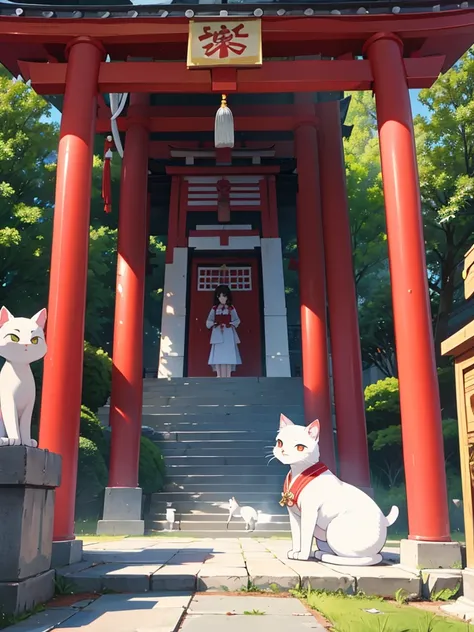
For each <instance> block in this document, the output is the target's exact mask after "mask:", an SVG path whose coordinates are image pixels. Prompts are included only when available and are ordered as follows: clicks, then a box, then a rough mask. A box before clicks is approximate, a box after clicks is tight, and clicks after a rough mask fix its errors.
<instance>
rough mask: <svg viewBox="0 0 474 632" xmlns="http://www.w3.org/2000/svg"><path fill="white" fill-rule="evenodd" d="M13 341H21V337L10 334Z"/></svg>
mask: <svg viewBox="0 0 474 632" xmlns="http://www.w3.org/2000/svg"><path fill="white" fill-rule="evenodd" d="M8 335H9V336H10V340H11V341H12V342H20V338H19V337H18V336H17V335H16V334H8Z"/></svg>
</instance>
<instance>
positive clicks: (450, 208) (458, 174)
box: [415, 49, 474, 365]
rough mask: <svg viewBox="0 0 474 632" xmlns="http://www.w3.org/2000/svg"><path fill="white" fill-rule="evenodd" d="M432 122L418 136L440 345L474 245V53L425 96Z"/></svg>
mask: <svg viewBox="0 0 474 632" xmlns="http://www.w3.org/2000/svg"><path fill="white" fill-rule="evenodd" d="M419 100H420V102H421V103H422V104H423V105H425V106H426V107H427V109H428V111H429V117H422V116H418V117H417V118H416V120H415V131H416V141H417V152H418V164H419V172H420V187H421V199H422V208H423V220H424V225H425V238H426V248H427V264H428V271H429V283H430V289H431V291H432V292H433V295H434V298H435V299H436V302H437V311H436V313H435V343H436V351H437V356H438V365H441V364H444V363H446V361H447V360H446V359H445V358H443V357H442V356H441V355H440V344H441V342H442V341H443V340H444V339H445V338H446V337H447V335H448V321H449V316H450V314H451V312H452V309H453V304H454V302H455V301H456V298H457V296H459V295H460V292H459V290H460V287H461V277H460V263H461V262H462V260H463V256H464V254H465V252H466V251H467V250H468V249H469V248H470V246H471V245H472V244H473V243H474V49H471V50H470V51H468V52H467V53H466V54H465V55H464V56H463V57H462V58H461V59H460V60H459V61H458V63H457V64H455V66H454V67H453V68H452V69H451V70H449V71H448V72H447V73H446V74H445V75H443V76H441V77H440V78H439V79H438V80H437V81H436V83H435V84H434V86H433V87H432V88H430V89H427V90H422V91H421V93H420V96H419Z"/></svg>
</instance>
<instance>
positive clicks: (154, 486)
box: [138, 437, 166, 494]
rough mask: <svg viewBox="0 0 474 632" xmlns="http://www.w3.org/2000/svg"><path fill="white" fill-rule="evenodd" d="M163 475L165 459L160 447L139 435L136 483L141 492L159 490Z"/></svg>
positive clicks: (161, 485) (164, 472)
mask: <svg viewBox="0 0 474 632" xmlns="http://www.w3.org/2000/svg"><path fill="white" fill-rule="evenodd" d="M165 475H166V470H165V460H164V458H163V455H162V454H161V452H160V449H159V448H158V446H156V445H155V444H154V443H153V442H152V441H150V439H147V438H146V437H141V439H140V465H139V472H138V481H139V483H138V484H139V485H140V487H141V488H142V490H143V493H144V494H154V493H155V492H159V491H161V490H162V489H163V483H164V479H165Z"/></svg>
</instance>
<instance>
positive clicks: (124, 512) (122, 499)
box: [103, 487, 143, 520]
mask: <svg viewBox="0 0 474 632" xmlns="http://www.w3.org/2000/svg"><path fill="white" fill-rule="evenodd" d="M142 501H143V494H142V490H141V488H140V487H106V489H105V496H104V515H103V519H104V520H141V518H142Z"/></svg>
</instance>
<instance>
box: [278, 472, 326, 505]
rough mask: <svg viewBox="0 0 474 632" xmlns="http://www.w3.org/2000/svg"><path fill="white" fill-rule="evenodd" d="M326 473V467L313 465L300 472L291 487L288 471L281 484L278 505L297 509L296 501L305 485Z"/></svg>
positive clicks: (290, 476)
mask: <svg viewBox="0 0 474 632" xmlns="http://www.w3.org/2000/svg"><path fill="white" fill-rule="evenodd" d="M327 471H328V468H327V467H326V465H324V463H321V462H318V463H315V464H314V465H312V466H311V467H308V468H307V469H306V470H304V471H303V472H301V474H300V475H299V476H297V477H296V479H295V483H294V485H292V484H291V481H292V475H291V470H290V471H289V472H288V474H287V475H286V478H285V482H284V484H283V493H282V495H281V500H280V505H281V506H282V507H285V506H288V507H293V505H296V506H297V507H298V508H299V506H298V499H299V497H300V494H301V492H302V491H303V489H304V488H305V487H306V485H307V484H308V483H310V482H311V481H312V480H313V479H314V478H317V477H318V476H320V475H321V474H323V473H324V472H327Z"/></svg>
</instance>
